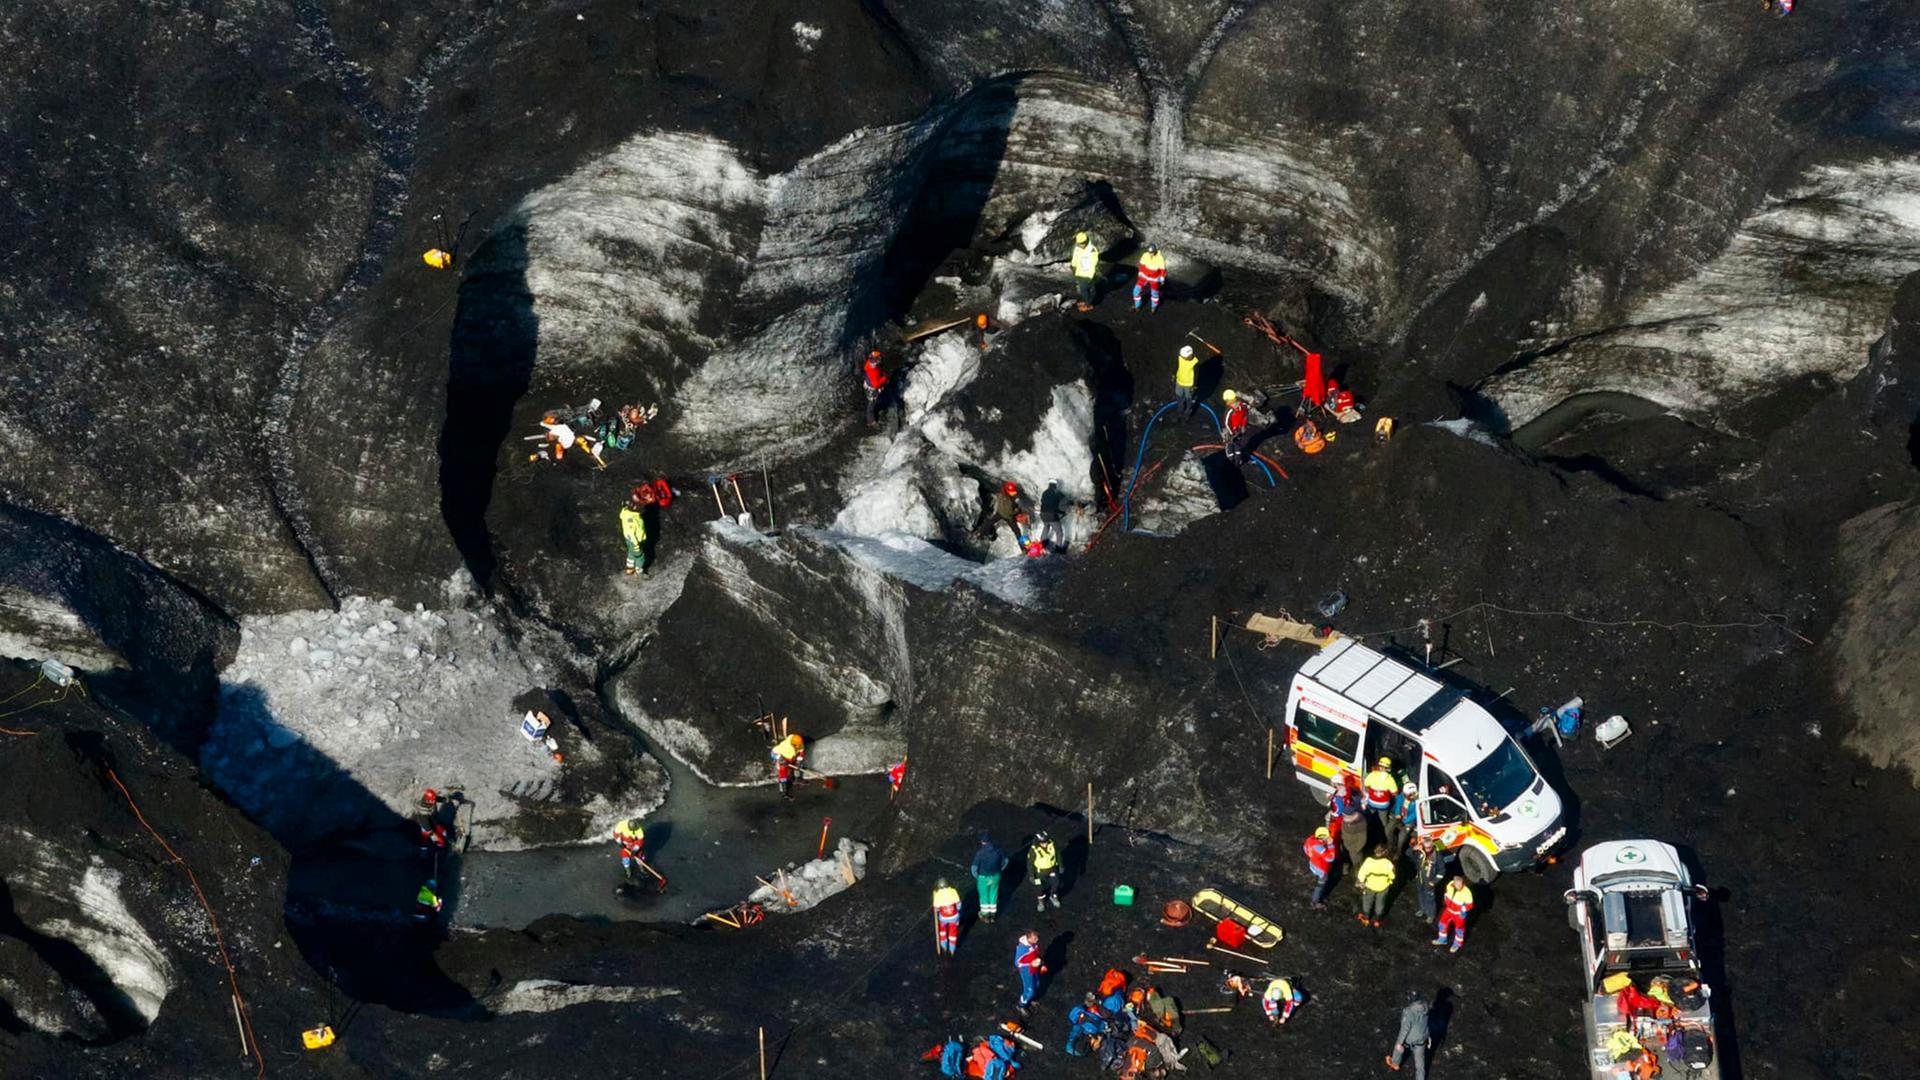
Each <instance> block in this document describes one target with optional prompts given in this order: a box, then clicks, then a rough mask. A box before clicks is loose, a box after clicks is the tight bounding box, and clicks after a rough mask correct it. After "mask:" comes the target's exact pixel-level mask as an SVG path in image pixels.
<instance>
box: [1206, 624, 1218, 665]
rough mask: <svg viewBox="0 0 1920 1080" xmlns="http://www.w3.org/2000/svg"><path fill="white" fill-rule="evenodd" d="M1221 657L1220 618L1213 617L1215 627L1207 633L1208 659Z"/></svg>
mask: <svg viewBox="0 0 1920 1080" xmlns="http://www.w3.org/2000/svg"><path fill="white" fill-rule="evenodd" d="M1219 655H1220V616H1218V615H1215V616H1214V617H1213V625H1212V627H1211V628H1210V629H1209V630H1208V631H1207V659H1209V660H1212V659H1214V658H1215V657H1217V656H1219Z"/></svg>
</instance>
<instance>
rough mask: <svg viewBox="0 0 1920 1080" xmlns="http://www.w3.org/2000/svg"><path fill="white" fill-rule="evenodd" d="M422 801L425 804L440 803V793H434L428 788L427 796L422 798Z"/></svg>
mask: <svg viewBox="0 0 1920 1080" xmlns="http://www.w3.org/2000/svg"><path fill="white" fill-rule="evenodd" d="M420 801H421V802H424V803H433V802H439V801H440V794H439V792H436V791H434V790H433V789H432V788H428V789H427V793H426V794H425V795H422V796H420Z"/></svg>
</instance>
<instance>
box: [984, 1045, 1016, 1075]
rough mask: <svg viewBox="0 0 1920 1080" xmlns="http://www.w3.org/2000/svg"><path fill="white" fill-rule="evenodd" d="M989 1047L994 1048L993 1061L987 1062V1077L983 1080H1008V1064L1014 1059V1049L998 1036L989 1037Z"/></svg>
mask: <svg viewBox="0 0 1920 1080" xmlns="http://www.w3.org/2000/svg"><path fill="white" fill-rule="evenodd" d="M987 1045H988V1046H990V1047H992V1048H993V1059H992V1060H991V1061H988V1062H987V1070H986V1076H985V1077H984V1078H983V1080H1007V1075H1008V1073H1009V1071H1010V1070H1009V1069H1008V1068H1007V1063H1008V1062H1009V1061H1011V1060H1012V1059H1013V1047H1011V1046H1008V1045H1007V1040H1005V1039H1003V1038H1001V1037H1000V1036H998V1035H993V1036H989V1037H988V1039H987Z"/></svg>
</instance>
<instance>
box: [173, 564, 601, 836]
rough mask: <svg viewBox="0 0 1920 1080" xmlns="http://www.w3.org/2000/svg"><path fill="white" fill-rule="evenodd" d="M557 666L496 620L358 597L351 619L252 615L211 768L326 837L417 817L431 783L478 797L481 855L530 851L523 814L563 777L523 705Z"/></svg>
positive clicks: (347, 614)
mask: <svg viewBox="0 0 1920 1080" xmlns="http://www.w3.org/2000/svg"><path fill="white" fill-rule="evenodd" d="M544 667H545V665H544V664H542V663H540V662H538V661H530V660H529V659H528V658H527V657H526V656H525V655H523V654H522V653H521V652H520V650H519V648H518V647H517V646H516V645H515V643H514V641H513V640H512V639H511V638H510V637H508V635H507V633H506V631H505V629H504V627H502V626H501V625H500V623H499V622H498V621H497V620H496V618H495V617H494V615H493V613H492V612H491V611H490V610H489V609H485V608H479V609H473V610H447V611H432V610H426V609H424V608H422V607H420V606H417V605H416V606H415V608H414V609H413V610H411V611H409V610H405V609H402V608H400V607H398V606H396V605H395V604H393V603H392V602H391V601H386V600H378V601H376V600H369V599H367V598H365V597H350V598H348V599H347V600H346V601H345V602H343V603H342V605H341V607H340V610H338V611H325V610H322V611H293V612H286V613H283V614H278V615H258V616H246V617H243V618H242V619H241V621H240V644H239V648H238V650H237V651H236V652H235V655H234V660H233V663H232V664H231V665H230V666H229V667H228V668H227V669H226V671H225V672H223V685H222V688H221V697H220V707H219V712H218V714H217V715H216V717H215V719H214V724H213V728H212V730H211V731H210V732H209V734H208V738H207V741H206V743H205V745H204V746H203V747H202V750H201V763H202V765H203V766H204V767H205V768H206V770H207V773H208V775H209V776H210V777H212V779H213V781H214V783H215V784H217V785H218V786H219V787H220V788H221V789H222V790H223V791H225V792H226V793H227V794H228V795H229V796H230V797H232V798H233V800H234V801H235V802H236V803H238V804H240V806H241V807H242V808H244V809H245V810H246V811H247V812H248V813H249V814H251V815H253V816H254V817H255V818H256V819H257V820H260V821H262V822H263V823H264V824H266V825H267V826H268V827H269V828H270V829H274V830H276V831H278V830H282V829H287V830H293V831H295V832H297V833H299V834H300V835H302V836H303V837H306V838H309V839H311V838H313V837H316V836H320V835H324V834H327V833H330V832H335V831H341V830H350V829H355V828H359V827H362V826H364V825H366V824H368V823H369V822H370V821H372V820H374V819H375V818H376V817H377V816H379V815H380V813H381V811H382V810H385V811H390V812H392V813H393V814H397V815H400V816H402V817H405V816H407V815H409V814H410V813H411V812H412V809H413V805H414V802H415V800H417V799H418V798H419V795H420V791H421V789H422V788H425V787H429V786H431V787H438V788H443V789H446V788H450V789H455V790H463V791H467V792H469V793H470V794H471V795H472V796H473V797H474V802H473V804H472V805H473V810H472V811H471V812H470V813H469V815H467V817H468V820H467V821H465V822H463V824H464V826H465V827H466V828H467V829H469V830H470V832H471V836H472V838H473V843H474V844H475V845H477V846H481V847H489V846H491V847H509V848H510V847H517V846H520V842H519V841H517V840H515V839H514V838H512V837H511V835H510V834H509V833H507V831H506V829H505V827H506V825H507V824H508V822H509V821H510V820H511V819H512V818H513V817H514V816H516V815H517V814H518V813H519V812H520V804H521V803H522V802H527V801H532V802H541V801H545V800H546V799H548V798H551V797H553V793H554V792H555V790H556V788H557V785H558V780H559V776H560V770H561V768H562V766H561V765H559V764H557V763H555V762H554V761H553V760H552V759H551V758H550V757H549V756H548V755H547V753H546V751H545V749H544V748H542V747H538V746H536V745H535V744H533V743H530V742H528V741H527V740H526V739H525V738H523V737H522V736H521V735H520V732H519V727H518V724H519V714H518V713H516V712H515V711H514V710H513V709H512V707H511V702H512V700H513V698H514V697H516V696H518V695H519V694H522V693H524V692H525V691H527V690H529V689H533V688H536V687H540V686H544V685H547V683H548V681H549V680H548V679H547V678H545V677H543V675H542V671H543V669H544ZM599 760H601V754H600V752H599V751H598V750H596V749H595V748H594V747H593V745H592V744H591V743H589V742H586V741H584V740H581V741H579V743H578V745H570V746H569V747H568V764H569V765H570V766H576V767H577V766H581V765H587V764H591V763H593V762H596V761H599ZM290 791H291V792H298V793H299V794H298V795H297V797H288V792H290ZM503 793H505V794H508V795H511V796H513V797H511V798H501V797H499V796H500V795H501V794H503ZM601 794H614V795H617V794H622V793H607V792H603V793H601ZM615 801H620V800H618V799H616V800H615ZM629 801H630V800H629ZM624 809H630V807H622V808H620V809H614V808H609V809H608V810H607V811H606V812H605V813H604V814H601V815H598V816H597V817H595V818H594V820H593V821H592V823H591V824H590V825H589V827H588V828H587V832H586V835H589V836H592V835H598V834H599V833H600V831H601V830H602V829H604V828H607V827H611V825H612V823H613V821H614V820H617V817H618V814H619V813H620V812H621V810H624ZM600 818H605V820H604V821H601V820H600Z"/></svg>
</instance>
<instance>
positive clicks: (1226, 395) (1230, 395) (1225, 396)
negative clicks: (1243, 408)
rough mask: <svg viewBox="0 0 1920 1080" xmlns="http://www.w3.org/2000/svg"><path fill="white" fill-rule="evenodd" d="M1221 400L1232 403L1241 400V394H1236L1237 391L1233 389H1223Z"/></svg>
mask: <svg viewBox="0 0 1920 1080" xmlns="http://www.w3.org/2000/svg"><path fill="white" fill-rule="evenodd" d="M1220 400H1221V401H1224V402H1226V403H1227V404H1229V405H1231V404H1233V403H1234V402H1236V401H1239V400H1240V395H1239V394H1236V393H1234V392H1233V391H1231V390H1222V391H1220Z"/></svg>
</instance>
